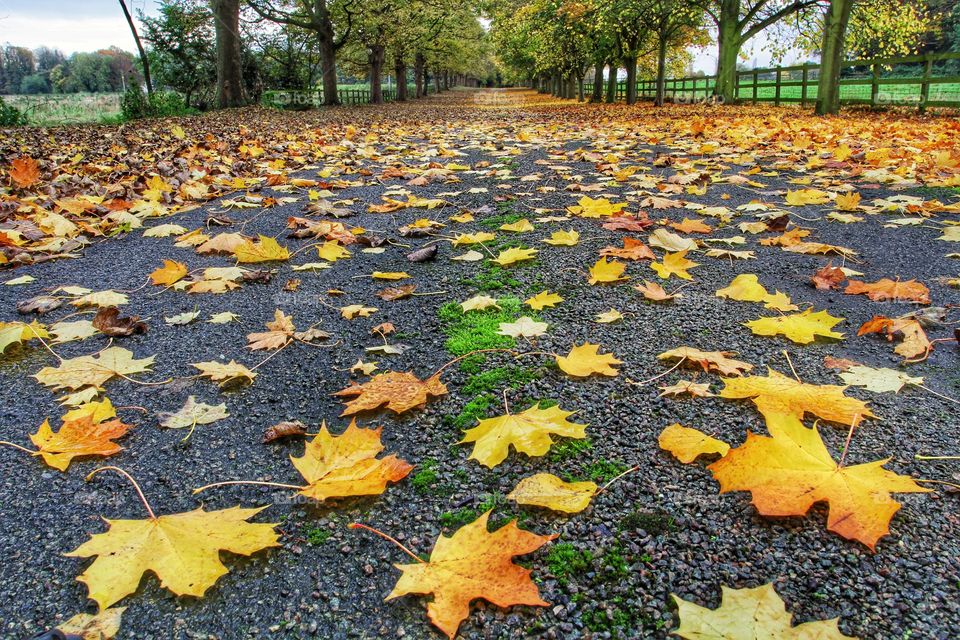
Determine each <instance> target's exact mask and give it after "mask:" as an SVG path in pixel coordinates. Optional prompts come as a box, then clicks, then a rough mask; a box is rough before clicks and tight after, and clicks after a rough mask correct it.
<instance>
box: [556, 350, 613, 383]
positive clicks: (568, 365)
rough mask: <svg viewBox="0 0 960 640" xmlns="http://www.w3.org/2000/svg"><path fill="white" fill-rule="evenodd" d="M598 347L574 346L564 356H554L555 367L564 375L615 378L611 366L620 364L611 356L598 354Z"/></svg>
mask: <svg viewBox="0 0 960 640" xmlns="http://www.w3.org/2000/svg"><path fill="white" fill-rule="evenodd" d="M599 348H600V345H597V344H590V343H584V344H582V345H580V346H574V347H573V349H571V350H570V353H568V354H567V355H565V356H556V361H557V366H558V367H560V370H561V371H563V372H564V373H566V374H568V375H571V376H574V377H578V378H586V377H587V376H590V375H593V374H595V373H596V374H599V375H604V376H615V375H617V373H618V371H617V370H616V369H614V368H613V366H612V365H618V364H622V362H621V361H620V360H617V359H616V358H615V357H614V356H613V354H610V353H599V351H598V350H599Z"/></svg>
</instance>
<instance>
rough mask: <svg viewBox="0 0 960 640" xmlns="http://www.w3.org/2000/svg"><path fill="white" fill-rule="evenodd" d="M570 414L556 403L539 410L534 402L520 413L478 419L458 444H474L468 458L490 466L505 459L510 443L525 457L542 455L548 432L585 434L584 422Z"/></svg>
mask: <svg viewBox="0 0 960 640" xmlns="http://www.w3.org/2000/svg"><path fill="white" fill-rule="evenodd" d="M573 413H574V412H573V411H564V410H562V409H560V408H559V407H557V406H552V407H549V408H547V409H541V408H540V406H539V404H535V405H534V406H532V407H530V408H529V409H526V410H525V411H521V412H520V413H507V414H505V415H502V416H498V417H496V418H487V419H484V420H480V422H479V424H478V425H477V426H476V427H473V428H472V429H468V430H467V431H466V432H465V433H464V435H463V440H461V441H460V444H466V443H470V442H473V443H475V444H474V447H473V451H472V452H471V454H470V457H469V459H470V460H476V461H478V462H479V463H480V464H482V465H484V466H486V467H489V468H491V469H492V468H494V467H496V466H497V465H498V464H500V463H501V462H503V461H504V460H506V458H507V454H508V453H509V451H510V446H511V445H512V446H513V447H514V448H515V449H516V450H517V451H518V452H519V453H525V454H527V455H528V456H542V455H546V453H547V451H549V450H550V446H551V445H552V444H553V440H552V439H551V437H550V436H551V435H557V436H561V437H565V438H583V437H585V435H586V434H585V432H584V429H586V425H584V424H575V423H573V422H570V421H568V420H567V418H569V417H570V416H572V415H573Z"/></svg>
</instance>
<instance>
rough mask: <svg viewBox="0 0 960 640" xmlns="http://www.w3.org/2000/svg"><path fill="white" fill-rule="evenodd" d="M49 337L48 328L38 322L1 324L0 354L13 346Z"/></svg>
mask: <svg viewBox="0 0 960 640" xmlns="http://www.w3.org/2000/svg"><path fill="white" fill-rule="evenodd" d="M54 326H56V325H54ZM51 330H52V328H51ZM49 337H50V334H49V333H48V332H47V329H46V327H45V326H44V325H42V324H40V323H39V322H37V321H36V320H34V321H33V322H31V323H30V324H27V323H26V322H0V353H3V352H4V351H6V350H7V347H9V346H10V345H11V344H22V343H24V342H27V341H28V340H33V339H35V338H49Z"/></svg>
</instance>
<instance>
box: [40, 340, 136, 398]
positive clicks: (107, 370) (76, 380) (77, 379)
mask: <svg viewBox="0 0 960 640" xmlns="http://www.w3.org/2000/svg"><path fill="white" fill-rule="evenodd" d="M152 364H153V356H150V357H149V358H143V359H141V360H136V359H135V358H134V357H133V353H132V352H131V351H128V350H127V349H122V348H120V347H108V348H106V349H104V350H103V351H101V352H99V353H98V354H96V355H92V356H80V357H78V358H65V359H64V360H62V361H61V362H60V364H59V365H58V366H56V367H44V368H43V369H41V370H40V371H39V372H38V373H37V374H36V375H35V376H33V377H34V378H36V379H37V380H38V381H39V382H40V384H43V385H45V386H47V387H50V388H51V389H52V390H54V391H59V390H60V389H70V390H76V389H79V388H81V387H86V386H90V387H94V388H97V389H99V388H100V387H101V386H102V385H103V384H104V383H105V382H107V381H108V380H110V379H111V378H113V377H114V376H121V377H123V376H129V375H132V374H134V373H143V372H145V371H148V370H149V369H150V366H151V365H152Z"/></svg>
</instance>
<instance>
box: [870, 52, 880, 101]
mask: <svg viewBox="0 0 960 640" xmlns="http://www.w3.org/2000/svg"><path fill="white" fill-rule="evenodd" d="M879 93H880V65H879V64H878V63H876V62H874V63H873V79H872V80H871V81H870V106H871V107H876V106H877V98H878V97H879V95H878V94H879Z"/></svg>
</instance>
